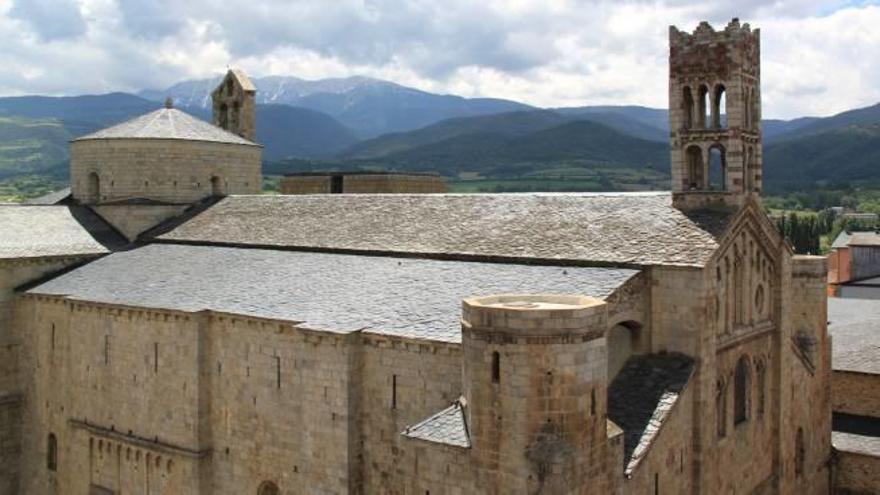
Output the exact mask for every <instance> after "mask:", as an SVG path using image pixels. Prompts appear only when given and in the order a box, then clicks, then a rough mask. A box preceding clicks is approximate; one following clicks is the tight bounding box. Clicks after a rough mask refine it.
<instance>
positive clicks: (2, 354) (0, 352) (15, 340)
mask: <svg viewBox="0 0 880 495" xmlns="http://www.w3.org/2000/svg"><path fill="white" fill-rule="evenodd" d="M88 258H89V257H88V256H74V257H54V258H32V259H30V258H22V259H15V260H0V494H5V493H17V491H18V483H19V469H20V463H19V459H20V458H21V433H22V432H21V428H22V402H21V398H22V395H23V394H22V392H23V386H22V383H21V380H22V378H23V375H21V373H20V371H21V368H20V361H21V355H20V354H21V352H22V339H23V338H25V337H26V334H23V333H20V332H18V331H17V330H18V327H17V326H16V325H15V324H14V314H15V288H16V287H18V286H19V285H21V284H24V283H27V282H31V281H33V280H37V279H39V278H41V277H43V276H46V275H47V274H50V273H54V272H57V271H59V270H62V269H64V268H66V267H69V266H71V265H74V264H77V263H81V262H82V261H84V260H86V259H88ZM25 369H27V368H25ZM25 376H26V375H25Z"/></svg>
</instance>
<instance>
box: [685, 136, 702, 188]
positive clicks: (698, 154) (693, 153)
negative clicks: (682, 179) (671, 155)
mask: <svg viewBox="0 0 880 495" xmlns="http://www.w3.org/2000/svg"><path fill="white" fill-rule="evenodd" d="M685 155H686V156H687V177H686V181H687V189H688V190H691V191H695V190H699V189H703V183H704V181H705V179H704V174H703V171H704V170H705V168H706V167H705V165H704V164H703V150H702V149H700V147H699V146H696V145H691V146H688V148H687V151H686V152H685Z"/></svg>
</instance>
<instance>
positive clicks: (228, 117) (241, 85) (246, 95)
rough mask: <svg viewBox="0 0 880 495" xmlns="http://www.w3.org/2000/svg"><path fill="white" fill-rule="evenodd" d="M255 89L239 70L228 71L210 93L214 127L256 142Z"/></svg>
mask: <svg viewBox="0 0 880 495" xmlns="http://www.w3.org/2000/svg"><path fill="white" fill-rule="evenodd" d="M256 95H257V88H256V87H255V86H254V83H252V82H251V80H250V79H249V78H248V76H247V75H246V74H245V73H244V72H243V71H241V70H240V69H230V70H229V72H227V73H226V77H224V78H223V80H222V81H221V82H220V85H219V86H217V88H215V89H214V92H213V93H211V100H212V102H213V115H214V125H216V126H217V127H220V128H221V129H225V130H227V131H229V132H231V133H233V134H235V135H238V136H241V137H243V138H245V139H247V140H248V141H256V135H257V131H256V105H257V103H256Z"/></svg>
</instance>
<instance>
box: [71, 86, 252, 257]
mask: <svg viewBox="0 0 880 495" xmlns="http://www.w3.org/2000/svg"><path fill="white" fill-rule="evenodd" d="M235 74H240V73H239V72H237V71H230V72H229V74H228V75H227V76H226V78H225V79H224V81H223V82H222V83H221V84H220V86H218V88H217V90H215V91H214V120H215V121H219V122H220V123H221V124H223V125H221V126H220V127H218V126H214V125H211V124H209V123H207V122H204V121H202V120H199V119H197V118H195V117H193V116H191V115H189V114H187V113H184V112H181V111H180V110H177V109H175V108H172V105H171V102H170V100H169V101H168V102H166V105H165V108H162V109H159V110H156V111H154V112H151V113H148V114H146V115H142V116H140V117H137V118H134V119H132V120H130V121H128V122H124V123H122V124H119V125H116V126H113V127H110V128H107V129H103V130H101V131H98V132H95V133H93V134H89V135H87V136H83V137H80V138H77V139H74V140H73V141H72V142H71V144H70V188H71V194H72V196H73V199H74V200H76V201H77V202H79V203H80V204H84V205H89V206H90V207H91V208H92V209H93V210H94V211H95V212H97V213H98V214H99V215H101V216H102V217H103V218H105V219H106V220H107V221H108V222H110V223H111V224H113V226H114V227H116V228H117V229H118V230H119V231H120V232H122V233H123V234H124V235H125V236H126V237H127V238H128V239H129V240H134V239H135V238H136V237H137V235H138V234H140V233H141V232H143V231H144V230H146V229H148V228H150V227H153V226H155V225H156V224H158V223H159V222H161V221H163V220H167V219H169V218H172V217H175V216H177V215H180V214H181V213H182V212H183V211H184V210H186V208H187V207H189V206H190V205H192V204H193V203H196V202H198V201H201V200H204V199H206V198H209V197H212V196H223V195H227V194H258V193H259V192H260V190H261V188H262V176H261V174H260V170H261V147H260V146H259V145H257V144H256V143H254V142H252V141H250V140H248V139H245V138H243V137H241V136H240V135H239V134H241V135H245V136H250V137H251V138H252V137H253V133H254V128H253V121H254V109H255V107H254V104H253V100H254V94H253V91H252V90H247V89H246V88H247V87H248V86H245V89H242V86H241V81H242V80H243V81H245V82H246V84H248V85H250V82H249V81H247V78H246V77H245V76H244V75H242V74H240V75H239V76H235ZM240 78H243V79H240ZM229 87H231V88H233V91H232V93H231V94H229V93H228V92H227V88H229ZM218 95H219V96H218ZM230 105H232V107H233V108H234V111H229V110H227V107H229V106H230ZM221 112H227V113H229V112H232V113H233V115H234V118H229V117H223V115H221ZM224 126H225V127H224ZM233 132H235V133H233Z"/></svg>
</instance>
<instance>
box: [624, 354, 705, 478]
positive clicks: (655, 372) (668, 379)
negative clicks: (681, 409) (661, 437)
mask: <svg viewBox="0 0 880 495" xmlns="http://www.w3.org/2000/svg"><path fill="white" fill-rule="evenodd" d="M693 370H694V362H693V360H692V359H691V358H689V357H687V356H685V355H682V354H651V355H646V356H635V357H632V358H630V359H629V361H627V363H626V365H625V366H624V367H623V369H621V370H620V373H618V375H617V377H616V378H615V379H614V381H613V382H611V386H610V387H609V388H608V418H609V419H610V420H611V421H614V423H615V424H617V426H619V427H620V428H621V429H623V435H624V441H623V461H624V473H625V474H627V475H629V474H631V473H632V472H633V471H634V470H635V469H636V468H637V467H638V465H639V463H640V462H641V460H642V459H643V458H644V456H645V455H646V454H647V453H648V450H649V449H650V447H651V444H652V443H653V441H654V439H655V438H656V436H657V434H658V433H659V432H660V428H661V427H662V426H663V423H664V421H665V420H666V418H667V417H668V415H669V412H670V411H671V410H672V408H673V407H675V404H676V402H677V401H678V398H679V395H680V394H681V391H682V390H683V389H684V386H685V385H686V384H687V382H688V380H689V379H690V377H691V374H692V373H693Z"/></svg>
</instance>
